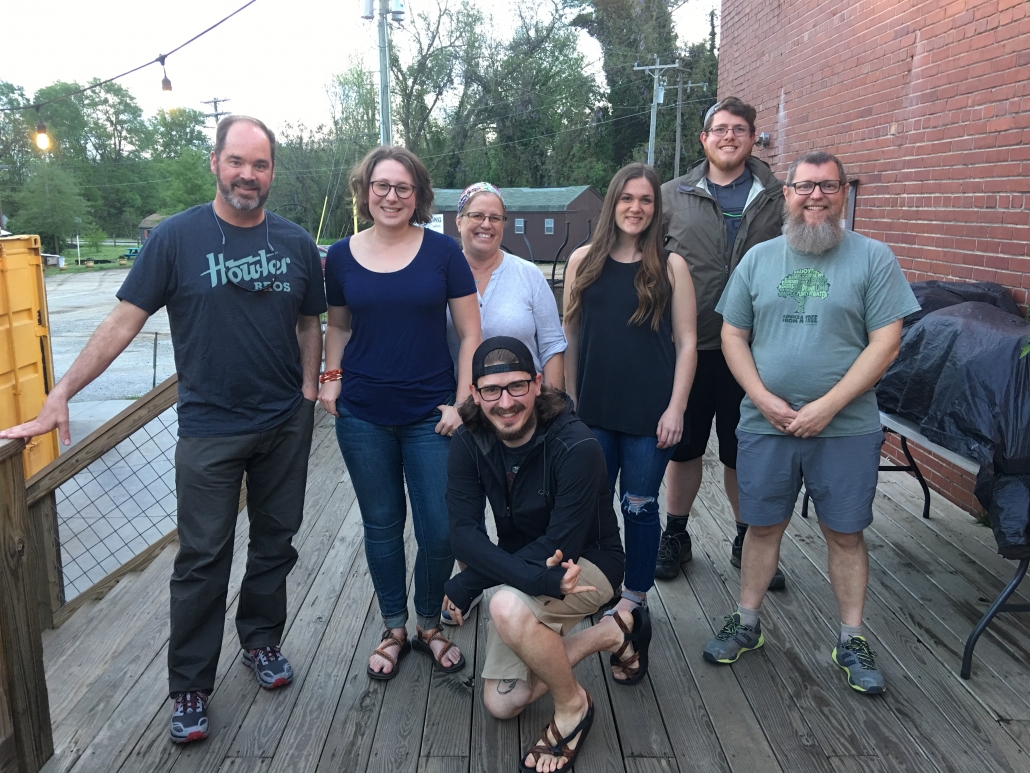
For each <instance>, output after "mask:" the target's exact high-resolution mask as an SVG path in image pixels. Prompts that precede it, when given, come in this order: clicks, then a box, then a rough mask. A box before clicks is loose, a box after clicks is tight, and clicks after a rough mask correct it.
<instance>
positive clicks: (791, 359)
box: [715, 231, 919, 437]
mask: <svg viewBox="0 0 1030 773" xmlns="http://www.w3.org/2000/svg"><path fill="white" fill-rule="evenodd" d="M918 309H919V304H918V303H917V302H916V298H915V295H914V294H913V293H912V290H911V288H910V287H909V285H908V282H907V281H906V280H905V276H904V274H902V272H901V268H900V266H898V261H897V259H896V258H895V257H894V253H892V252H891V250H890V248H889V247H888V246H887V245H886V244H883V243H882V242H878V241H874V240H873V239H869V238H867V237H865V236H861V235H860V234H856V233H854V232H852V231H846V232H845V233H844V239H843V241H842V242H841V243H840V244H839V245H838V246H837V247H836V248H835V249H833V250H830V251H829V252H827V253H825V254H823V255H809V254H805V253H800V252H795V251H794V250H792V249H791V248H790V246H788V244H787V240H786V238H785V237H783V236H779V237H777V238H775V239H772V240H770V241H767V242H763V243H762V244H758V245H756V246H754V247H752V248H751V249H750V250H748V252H747V254H746V255H745V256H744V258H743V260H741V262H740V265H739V266H738V267H737V269H736V271H734V272H733V274H732V275H731V276H730V281H729V283H728V284H727V285H726V289H725V291H724V292H723V294H722V298H721V299H720V300H719V304H718V305H717V306H716V307H715V310H716V311H717V312H719V313H720V314H722V316H723V319H724V320H725V321H726V322H728V323H729V324H730V325H732V326H733V327H736V328H741V329H743V330H751V355H752V357H753V358H754V360H755V366H756V367H757V369H758V375H759V377H761V379H762V383H763V384H764V385H765V387H766V389H768V390H769V391H770V392H772V393H773V394H774V395H777V396H778V397H781V398H783V399H784V400H786V401H787V402H788V403H790V405H791V407H792V408H794V410H799V409H800V408H801V406H803V405H805V404H806V403H810V402H812V401H813V400H817V399H818V398H820V397H822V396H823V395H825V394H826V393H827V392H829V391H830V389H832V388H833V387H834V386H835V385H836V384H837V382H838V381H840V380H841V379H842V378H843V377H844V374H845V373H847V371H848V369H849V368H850V367H851V366H852V365H853V364H854V362H855V360H856V359H858V356H859V355H860V354H861V353H862V350H863V349H865V348H866V346H868V344H869V332H870V331H872V330H877V329H878V328H881V327H884V326H885V325H889V324H890V323H891V322H894V321H896V320H898V319H901V318H902V317H904V316H906V315H908V314H911V313H912V312H914V311H917V310H918ZM738 426H739V427H740V429H741V430H743V431H745V432H753V433H757V434H767V435H769V434H782V433H780V432H779V430H777V429H776V428H775V427H773V426H772V424H770V423H769V422H768V421H767V420H766V418H765V417H764V416H763V415H762V414H761V412H760V411H759V410H758V409H757V408H756V407H755V406H754V404H753V403H752V402H751V400H750V399H749V398H747V397H745V398H744V400H743V402H741V405H740V424H739V425H738ZM879 428H880V418H879V412H878V411H877V407H876V393H875V390H874V389H869V390H867V391H866V392H865V393H863V394H861V395H859V396H858V397H857V398H855V399H854V400H852V401H851V402H850V403H849V404H848V405H846V406H845V407H844V408H842V409H841V410H840V411H839V412H838V413H837V415H836V416H834V417H833V419H832V421H830V423H829V424H828V425H827V427H826V428H825V429H824V430H823V431H822V432H821V433H820V436H821V437H837V436H847V435H863V434H866V433H869V432H875V431H876V430H878V429H879Z"/></svg>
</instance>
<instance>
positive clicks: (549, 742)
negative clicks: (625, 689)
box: [519, 692, 594, 773]
mask: <svg viewBox="0 0 1030 773" xmlns="http://www.w3.org/2000/svg"><path fill="white" fill-rule="evenodd" d="M593 724H594V701H593V700H592V699H591V698H590V693H589V692H588V693H587V713H586V714H584V715H583V719H581V720H580V721H579V724H578V725H576V727H574V728H573V730H572V732H571V733H569V734H568V735H567V736H565V737H564V738H562V736H561V733H559V732H558V725H556V724H555V723H554V717H551V724H549V725H548V726H547V727H545V728H544V730H543V732H542V733H541V734H540V740H542V741H543V743H538V744H537V745H536V746H534V747H532V748H531V749H530V750H529V751H528V752H526V753H525V754H523V755H522V758H521V759H520V760H519V770H520V771H522V772H523V773H536V764H537V763H538V762H540V757H542V756H543V755H545V754H549V755H551V756H552V757H558V758H559V759H564V760H565V764H564V765H562V766H561V767H560V768H558V769H559V770H564V771H571V770H572V769H573V768H575V767H576V757H578V756H579V753H580V751H582V749H583V743H584V742H585V741H586V740H587V733H589V732H590V728H591V727H592V726H593ZM577 736H579V740H578V742H577V743H576V748H575V749H570V748H569V741H573V740H576V737H577ZM530 754H532V755H533V757H534V760H533V765H532V766H530V765H527V764H526V757H528V756H529V755H530Z"/></svg>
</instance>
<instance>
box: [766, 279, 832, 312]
mask: <svg viewBox="0 0 1030 773" xmlns="http://www.w3.org/2000/svg"><path fill="white" fill-rule="evenodd" d="M829 292H830V282H829V280H827V278H826V277H825V276H824V275H823V274H822V273H821V272H819V271H817V270H816V269H814V268H799V269H797V270H795V271H791V272H790V273H789V274H788V275H787V276H785V277H784V278H783V280H782V281H781V282H780V284H779V285H778V286H777V288H776V294H777V295H778V296H779V297H780V298H793V299H794V300H795V301H797V304H798V310H797V313H798V314H804V313H805V304H806V303H807V302H808V299H809V298H825V297H826V296H827V295H828V294H829Z"/></svg>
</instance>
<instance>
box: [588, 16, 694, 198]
mask: <svg viewBox="0 0 1030 773" xmlns="http://www.w3.org/2000/svg"><path fill="white" fill-rule="evenodd" d="M672 7H673V4H671V3H669V2H668V0H590V2H589V3H587V4H586V5H584V6H583V7H582V9H581V12H580V13H579V15H578V16H576V17H575V18H574V19H573V22H572V23H573V24H574V25H575V26H577V27H581V28H582V29H584V30H586V31H587V32H588V33H589V34H590V35H591V37H593V38H594V39H596V40H597V42H598V43H600V45H601V50H602V52H603V54H604V74H605V78H606V79H607V82H608V104H609V106H610V110H611V114H610V117H609V121H610V123H609V124H608V127H609V128H608V131H609V132H610V133H611V138H612V139H611V147H612V153H613V155H614V161H615V164H616V165H617V166H622V165H624V164H627V163H629V162H631V161H642V160H644V158H646V154H647V142H648V136H649V134H650V125H651V116H650V106H651V102H652V99H653V93H654V79H653V78H652V77H651V76H650V74H648V73H646V72H642V71H637V70H634V69H633V66H634V65H636V64H639V65H641V66H643V65H649V64H653V63H654V57H655V55H657V56H658V57H659V58H660V60H661V62H662V63H667V62H670V61H672V60H675V59H676V58H677V57H678V56H679V47H678V45H677V42H676V33H675V31H674V30H673V26H672ZM669 72H671V71H668V70H667V71H666V77H668V73H669ZM672 78H673V84H670V85H674V82H675V74H673V76H672ZM669 93H670V89H669V88H668V87H667V88H666V95H668V94H669ZM673 93H674V92H673ZM666 101H668V97H666ZM675 120H676V116H675V111H670V110H661V111H659V122H658V135H659V136H661V137H662V138H663V140H664V142H663V143H662V144H659V143H658V142H657V141H656V146H655V166H656V167H659V174H660V176H662V178H663V179H667V178H668V177H669V176H671V163H670V162H671V159H672V155H674V152H675V144H673V149H672V152H670V151H669V148H668V138H669V136H670V126H671V127H672V132H673V134H674V132H675ZM672 140H673V143H675V136H673V137H672ZM666 165H668V166H670V170H669V171H668V172H666V171H665V169H664V167H665V166H666Z"/></svg>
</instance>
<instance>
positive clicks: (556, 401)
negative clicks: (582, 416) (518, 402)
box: [458, 384, 565, 443]
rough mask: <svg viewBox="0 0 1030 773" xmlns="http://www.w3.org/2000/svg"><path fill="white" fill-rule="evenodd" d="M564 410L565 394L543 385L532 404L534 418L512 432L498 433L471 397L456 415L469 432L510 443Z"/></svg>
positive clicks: (525, 435) (530, 433) (553, 418)
mask: <svg viewBox="0 0 1030 773" xmlns="http://www.w3.org/2000/svg"><path fill="white" fill-rule="evenodd" d="M523 410H524V409H523ZM564 410H565V393H564V392H562V391H560V390H558V389H555V388H554V387H552V386H547V385H546V384H544V385H543V386H542V387H540V394H539V395H537V398H536V400H535V401H534V402H533V413H534V415H535V417H534V418H533V419H531V420H530V421H527V422H526V423H525V424H523V425H522V426H521V427H519V428H518V429H516V430H513V431H512V432H505V433H502V432H498V430H497V428H496V427H495V426H494V425H493V422H491V421H490V419H488V418H487V417H486V414H484V413H483V409H482V408H480V407H479V406H478V405H476V402H475V400H473V399H472V397H471V396H470V397H469V398H468V399H466V400H465V402H463V403H461V404H460V405H459V406H458V415H459V416H461V421H462V423H463V424H464V425H465V428H466V429H467V430H469V431H470V432H492V433H493V434H494V435H496V436H497V437H498V439H500V440H505V441H507V442H509V443H512V442H514V441H517V440H521V439H523V438H526V437H528V436H530V435H532V434H533V431H534V430H535V429H536V428H537V425H540V426H543V427H546V426H547V425H549V424H550V423H551V422H552V421H554V420H555V419H556V418H558V417H559V416H561V414H562V411H564Z"/></svg>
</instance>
